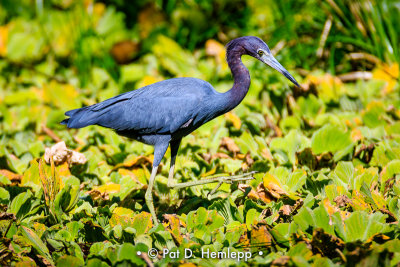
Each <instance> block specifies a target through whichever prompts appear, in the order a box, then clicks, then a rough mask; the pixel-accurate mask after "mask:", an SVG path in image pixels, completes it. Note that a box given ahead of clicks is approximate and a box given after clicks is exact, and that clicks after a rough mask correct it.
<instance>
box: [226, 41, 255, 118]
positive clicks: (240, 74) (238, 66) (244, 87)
mask: <svg viewBox="0 0 400 267" xmlns="http://www.w3.org/2000/svg"><path fill="white" fill-rule="evenodd" d="M243 54H244V51H242V50H241V49H238V50H233V51H231V52H230V53H229V54H228V55H227V59H228V65H229V68H230V69H231V72H232V76H233V79H234V83H233V86H232V88H231V89H230V90H229V91H228V92H226V93H225V94H226V95H227V100H228V103H227V105H228V108H229V110H231V109H233V108H234V107H236V106H237V105H239V104H240V102H242V100H243V98H244V97H245V96H246V94H247V92H248V91H249V87H250V74H249V71H248V69H247V68H246V66H245V65H244V64H243V63H242V60H241V56H242V55H243Z"/></svg>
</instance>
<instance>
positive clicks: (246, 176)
mask: <svg viewBox="0 0 400 267" xmlns="http://www.w3.org/2000/svg"><path fill="white" fill-rule="evenodd" d="M255 173H257V172H256V171H252V172H249V173H244V174H240V175H232V176H221V177H215V178H219V179H218V180H219V182H218V185H217V186H216V187H215V188H214V189H213V190H211V191H210V192H209V193H208V194H207V197H208V198H209V199H210V197H211V196H212V195H213V194H214V193H215V192H216V191H217V190H218V188H219V187H220V186H221V185H222V184H223V183H226V184H233V182H241V181H248V180H253V179H254V177H253V175H254V174H255Z"/></svg>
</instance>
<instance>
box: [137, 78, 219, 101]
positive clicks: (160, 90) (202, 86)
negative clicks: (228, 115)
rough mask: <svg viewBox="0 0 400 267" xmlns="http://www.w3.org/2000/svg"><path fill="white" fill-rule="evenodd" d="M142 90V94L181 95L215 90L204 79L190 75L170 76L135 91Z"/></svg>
mask: <svg viewBox="0 0 400 267" xmlns="http://www.w3.org/2000/svg"><path fill="white" fill-rule="evenodd" d="M138 90H140V91H142V92H141V93H140V95H142V96H148V95H152V96H159V97H162V96H165V97H171V96H182V95H198V96H201V95H209V94H213V93H215V92H216V91H215V90H214V88H213V87H212V85H211V84H210V83H208V82H206V81H204V80H201V79H197V78H190V77H182V78H172V79H168V80H164V81H160V82H156V83H153V84H150V85H147V86H145V87H142V88H140V89H137V90H136V91H138Z"/></svg>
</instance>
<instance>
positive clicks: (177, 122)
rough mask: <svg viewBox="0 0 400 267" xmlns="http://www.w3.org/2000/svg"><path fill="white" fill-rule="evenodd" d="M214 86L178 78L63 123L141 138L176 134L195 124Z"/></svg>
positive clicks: (71, 113) (72, 112)
mask: <svg viewBox="0 0 400 267" xmlns="http://www.w3.org/2000/svg"><path fill="white" fill-rule="evenodd" d="M215 93H216V92H215V90H214V89H213V88H212V86H211V85H210V84H209V83H207V82H205V81H202V80H199V79H194V78H176V79H170V80H165V81H162V82H158V83H155V84H152V85H149V86H146V87H143V88H140V89H138V90H134V91H131V92H127V93H124V94H121V95H118V96H116V97H113V98H110V99H107V100H105V101H103V102H101V103H98V104H95V105H92V106H88V107H83V108H80V109H75V110H70V111H68V112H66V113H65V114H66V115H67V116H70V118H68V119H66V120H64V121H63V122H62V123H63V124H67V125H68V127H69V128H82V127H85V126H88V125H92V124H96V125H101V126H104V127H107V128H112V129H115V130H117V131H133V132H135V133H137V134H156V133H158V134H165V133H174V132H175V131H177V130H178V129H179V128H180V127H182V126H184V125H185V123H187V122H188V121H190V120H193V119H194V118H195V117H196V115H197V113H196V112H197V111H198V109H199V105H200V104H201V103H203V102H204V100H205V98H206V97H207V96H209V95H210V94H215Z"/></svg>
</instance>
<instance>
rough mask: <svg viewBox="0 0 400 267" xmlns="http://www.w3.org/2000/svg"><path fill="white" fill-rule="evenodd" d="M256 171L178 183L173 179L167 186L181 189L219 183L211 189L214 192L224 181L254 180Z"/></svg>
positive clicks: (229, 182)
mask: <svg viewBox="0 0 400 267" xmlns="http://www.w3.org/2000/svg"><path fill="white" fill-rule="evenodd" d="M255 173H256V172H255V171H252V172H249V173H244V174H239V175H232V176H217V177H212V178H207V179H202V180H198V181H192V182H186V183H178V184H175V183H173V181H171V180H172V179H171V180H170V181H168V184H167V186H168V187H169V188H174V189H180V188H184V187H190V186H197V185H204V184H211V183H218V185H217V187H216V188H215V189H213V190H212V191H211V192H212V193H215V191H216V190H217V189H218V188H219V187H220V186H221V185H222V184H223V183H226V184H232V183H233V182H239V181H247V180H252V179H254V177H253V175H254V174H255Z"/></svg>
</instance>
